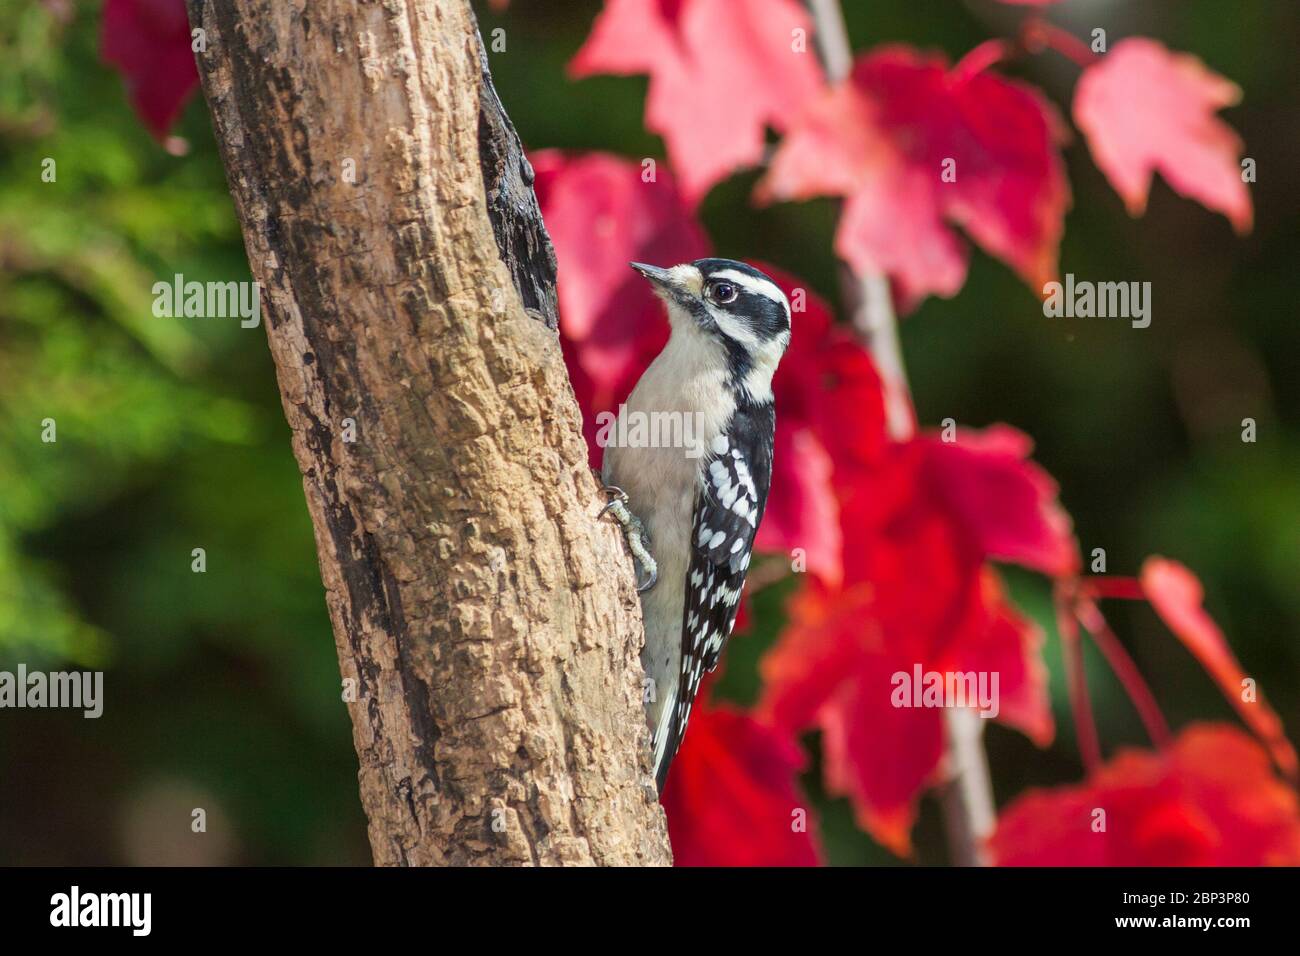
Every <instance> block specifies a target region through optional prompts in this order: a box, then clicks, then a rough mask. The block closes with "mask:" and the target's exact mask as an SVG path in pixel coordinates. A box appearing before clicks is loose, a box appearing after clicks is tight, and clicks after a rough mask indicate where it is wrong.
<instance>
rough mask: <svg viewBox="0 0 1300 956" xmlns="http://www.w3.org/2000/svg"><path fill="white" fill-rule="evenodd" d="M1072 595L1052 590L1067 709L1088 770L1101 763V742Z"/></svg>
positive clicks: (1094, 768)
mask: <svg viewBox="0 0 1300 956" xmlns="http://www.w3.org/2000/svg"><path fill="white" fill-rule="evenodd" d="M1075 601H1076V596H1075V595H1074V594H1073V593H1072V592H1068V593H1067V592H1066V591H1065V590H1064V589H1063V588H1061V587H1058V588H1057V592H1056V602H1055V603H1056V627H1057V630H1058V631H1060V634H1061V656H1062V658H1063V659H1064V661H1065V677H1066V685H1067V687H1068V689H1069V694H1070V713H1071V715H1072V716H1073V719H1074V734H1075V737H1076V739H1077V740H1078V743H1079V755H1080V757H1081V758H1082V760H1083V765H1084V767H1085V768H1086V769H1087V771H1088V773H1092V772H1093V771H1095V770H1096V769H1097V768H1098V767H1100V766H1101V743H1100V740H1099V738H1098V736H1097V723H1096V721H1095V720H1094V719H1093V716H1092V701H1091V699H1090V698H1089V697H1088V676H1087V674H1086V673H1084V669H1083V641H1082V640H1081V639H1080V637H1079V620H1078V617H1077V612H1076V610H1075Z"/></svg>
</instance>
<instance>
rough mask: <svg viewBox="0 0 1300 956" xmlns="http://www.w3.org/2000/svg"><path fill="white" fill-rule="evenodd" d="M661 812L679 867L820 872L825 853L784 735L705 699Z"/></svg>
mask: <svg viewBox="0 0 1300 956" xmlns="http://www.w3.org/2000/svg"><path fill="white" fill-rule="evenodd" d="M701 697H702V698H705V699H703V700H700V699H697V701H696V705H695V707H694V708H693V710H692V714H691V725H690V730H689V732H688V733H687V734H686V738H685V740H684V741H683V743H682V749H681V750H680V751H679V752H678V754H677V758H676V759H675V760H674V761H673V767H672V772H671V773H669V775H668V782H667V784H666V786H665V787H664V793H663V806H664V812H665V814H666V815H667V817H668V836H669V839H670V840H671V841H672V845H673V862H674V863H675V865H677V866H817V865H818V864H819V863H820V862H821V860H822V851H821V848H820V846H819V845H818V842H817V839H816V836H815V834H816V832H817V821H816V818H815V817H814V816H813V811H812V806H811V803H810V802H809V800H808V799H807V798H806V797H805V796H804V795H803V794H802V793H801V792H800V790H799V787H798V785H797V783H796V780H797V777H798V774H799V771H801V770H802V769H803V768H804V765H805V762H806V761H805V758H804V755H803V752H802V751H801V750H800V749H799V746H798V744H796V743H795V742H794V741H793V740H792V739H791V738H790V737H789V736H788V735H787V734H785V733H783V732H782V731H780V730H778V729H776V728H773V727H770V726H765V725H763V724H761V723H759V722H758V721H757V720H755V719H753V718H752V717H750V716H747V715H746V714H743V713H741V712H740V711H738V710H736V709H735V708H733V707H729V706H725V705H724V706H716V707H715V706H711V705H710V704H709V703H708V700H707V695H706V694H701Z"/></svg>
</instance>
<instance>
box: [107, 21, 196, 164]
mask: <svg viewBox="0 0 1300 956" xmlns="http://www.w3.org/2000/svg"><path fill="white" fill-rule="evenodd" d="M100 55H101V56H102V57H103V58H104V62H106V63H110V64H112V65H113V66H116V67H117V68H118V69H119V70H121V71H122V76H123V77H124V78H125V80H126V89H127V95H128V96H129V98H130V100H131V106H132V107H133V108H134V109H135V111H136V114H137V115H138V116H139V117H140V119H141V120H142V121H143V122H144V124H145V126H147V127H148V128H149V131H150V132H151V133H153V135H154V136H155V137H156V138H158V139H159V140H162V139H164V138H165V137H166V136H167V132H168V130H170V129H171V127H172V124H173V123H175V122H176V118H177V117H178V116H179V115H180V112H181V108H182V107H183V106H184V105H185V103H186V101H187V100H188V99H189V98H190V95H191V94H193V92H194V89H195V87H197V86H198V85H199V73H198V70H197V69H196V68H195V65H194V52H193V51H192V50H191V48H190V22H189V19H188V17H187V16H186V14H185V0H106V2H105V4H104V14H103V22H102V24H101V29H100Z"/></svg>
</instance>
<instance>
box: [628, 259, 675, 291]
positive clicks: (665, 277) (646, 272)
mask: <svg viewBox="0 0 1300 956" xmlns="http://www.w3.org/2000/svg"><path fill="white" fill-rule="evenodd" d="M628 264H629V265H630V266H631V267H632V268H633V269H635V270H636V271H637V272H639V273H641V274H642V275H643V276H645V277H646V278H647V279H649V280H650V282H651V283H652V284H653V285H655V286H658V287H659V288H660V289H665V290H669V289H674V288H676V286H677V283H676V282H674V281H673V276H672V273H671V272H669V271H668V270H667V269H660V268H659V267H658V266H648V265H646V264H645V263H644V262H631V263H628Z"/></svg>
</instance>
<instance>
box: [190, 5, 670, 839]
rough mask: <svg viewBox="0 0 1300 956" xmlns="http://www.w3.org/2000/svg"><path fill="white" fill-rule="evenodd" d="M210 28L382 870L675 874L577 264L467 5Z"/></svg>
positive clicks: (220, 108) (358, 10)
mask: <svg viewBox="0 0 1300 956" xmlns="http://www.w3.org/2000/svg"><path fill="white" fill-rule="evenodd" d="M189 12H190V20H191V23H192V25H193V26H195V27H199V28H202V29H203V31H204V33H205V39H206V50H205V51H204V52H202V53H199V54H198V62H199V70H200V73H201V75H202V79H203V89H204V93H205V95H206V97H207V100H208V104H209V107H210V109H211V112H212V117H213V123H214V126H215V129H216V136H217V141H218V143H219V146H220V150H221V154H222V157H223V160H224V163H225V167H226V174H227V178H228V180H229V183H230V188H231V193H232V195H233V196H234V199H235V205H236V209H237V212H238V215H239V219H240V221H241V223H242V226H243V231H244V238H245V244H246V247H247V251H248V257H249V262H250V264H251V266H252V271H253V275H254V278H255V279H256V280H258V281H259V282H260V283H261V284H262V288H263V317H264V319H265V322H264V324H265V326H266V329H267V335H268V338H269V340H270V345H271V351H272V354H273V355H274V358H275V365H276V370H277V376H278V380H279V386H280V392H281V395H282V398H283V405H284V411H285V415H286V417H287V419H288V422H289V425H290V427H291V429H292V432H293V449H294V454H295V456H296V457H297V459H298V463H299V465H300V467H301V470H302V473H303V485H304V488H305V490H306V497H307V505H308V508H309V510H310V512H311V517H312V521H313V524H314V526H315V533H316V544H317V550H318V552H319V555H320V566H321V575H322V578H323V580H324V584H325V589H326V597H327V602H328V605H329V611H330V616H331V620H332V622H333V627H334V635H335V643H336V645H337V649H338V655H339V662H340V667H341V670H342V674H343V676H344V678H345V684H346V679H347V678H353V679H355V681H356V682H357V684H356V687H357V700H356V701H355V702H353V703H350V704H349V712H350V714H351V717H352V724H353V738H354V742H355V745H356V750H357V755H358V757H359V760H360V773H359V780H360V790H361V800H362V803H363V805H364V807H365V810H366V813H367V815H368V817H369V821H370V842H371V846H372V848H373V851H374V858H375V862H376V863H379V864H403V865H405V864H410V865H419V864H466V863H488V864H529V863H534V864H582V863H596V864H638V863H654V864H662V863H667V862H669V859H670V858H669V851H668V843H667V837H666V834H665V829H664V823H663V815H662V811H661V810H660V808H659V805H658V802H657V800H656V797H655V791H654V784H653V781H652V780H651V778H650V776H649V773H648V771H649V765H648V764H649V761H648V758H647V756H646V754H647V746H646V727H645V721H644V717H643V713H642V707H641V698H640V665H639V663H638V662H637V654H638V651H639V647H640V643H641V640H642V634H641V622H640V611H639V608H638V604H637V598H636V593H635V590H634V583H633V576H632V569H631V563H630V561H629V559H628V558H627V557H626V554H625V552H624V549H623V545H622V542H621V540H620V538H619V535H618V533H617V531H616V530H615V529H614V528H613V527H612V526H611V525H610V524H608V523H605V522H600V521H597V520H596V517H595V515H596V513H597V511H598V510H599V508H600V505H601V504H603V498H602V496H601V495H600V493H599V490H598V486H597V483H596V481H595V479H594V478H593V476H592V475H591V473H590V472H589V470H588V468H587V461H586V449H585V446H584V444H583V441H582V437H581V434H580V427H579V412H578V408H577V405H576V403H575V401H574V399H573V393H572V389H571V387H570V385H569V381H568V376H567V374H566V372H565V368H564V364H563V361H562V359H561V356H560V348H559V343H558V340H557V337H556V334H555V332H554V329H555V286H554V271H555V267H554V257H553V254H552V252H551V247H550V242H549V240H548V239H547V237H546V235H545V232H544V230H543V229H542V227H541V221H540V216H539V215H538V213H537V207H536V202H535V199H534V198H533V195H532V189H531V176H532V173H531V170H530V169H529V168H528V165H527V162H526V160H524V158H523V156H522V153H521V151H520V148H519V144H518V141H517V137H516V136H515V134H514V130H513V128H512V127H511V126H510V123H509V120H508V119H507V118H506V116H505V113H504V110H502V109H501V108H500V103H499V102H498V101H497V98H496V94H495V92H494V91H493V90H492V89H491V85H490V79H489V78H488V76H487V66H486V60H485V59H484V57H483V52H482V44H481V41H480V40H479V37H478V32H477V27H476V24H475V22H474V18H473V15H472V13H471V12H470V9H469V6H468V3H467V0H371V2H356V0H316V2H313V3H310V4H308V3H305V2H303V0H189ZM353 169H354V170H355V175H354V176H351V177H350V176H349V175H348V173H349V171H350V170H353ZM350 179H351V180H353V181H349V180H350ZM348 420H351V422H352V423H354V426H355V441H349V440H348V438H349V435H350V433H349V424H348Z"/></svg>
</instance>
